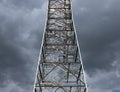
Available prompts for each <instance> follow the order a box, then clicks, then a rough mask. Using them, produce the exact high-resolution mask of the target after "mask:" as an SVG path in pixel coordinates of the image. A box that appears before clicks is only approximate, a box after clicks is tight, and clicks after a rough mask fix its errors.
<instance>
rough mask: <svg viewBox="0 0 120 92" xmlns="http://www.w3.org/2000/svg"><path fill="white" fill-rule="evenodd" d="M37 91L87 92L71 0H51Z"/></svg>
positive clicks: (39, 65) (37, 77)
mask: <svg viewBox="0 0 120 92" xmlns="http://www.w3.org/2000/svg"><path fill="white" fill-rule="evenodd" d="M48 2H49V3H48V17H47V23H46V30H45V34H44V39H43V45H42V48H41V54H40V60H39V64H38V70H37V76H36V80H35V86H34V91H33V92H87V91H86V83H85V80H84V70H83V65H82V61H81V57H80V51H79V46H78V43H77V38H76V33H75V29H74V24H73V18H72V11H71V1H70V0H48Z"/></svg>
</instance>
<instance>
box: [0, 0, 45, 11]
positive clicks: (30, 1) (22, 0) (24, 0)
mask: <svg viewBox="0 0 120 92" xmlns="http://www.w3.org/2000/svg"><path fill="white" fill-rule="evenodd" d="M44 2H45V0H19V1H18V0H1V1H0V3H2V4H3V5H7V6H9V5H10V6H15V7H18V8H25V9H33V8H41V7H42V4H43V3H44Z"/></svg>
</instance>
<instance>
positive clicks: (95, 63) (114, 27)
mask: <svg viewBox="0 0 120 92" xmlns="http://www.w3.org/2000/svg"><path fill="white" fill-rule="evenodd" d="M74 2H78V1H74ZM81 2H82V3H81ZM81 2H78V3H76V4H77V5H74V10H75V9H76V10H78V11H79V12H74V18H75V21H76V28H77V33H78V35H79V41H80V46H81V51H82V55H83V61H84V64H85V68H86V70H88V73H89V74H90V73H92V72H95V71H96V70H97V69H99V70H101V69H102V70H111V69H113V67H112V66H111V64H112V63H113V62H114V60H115V55H114V54H115V50H114V49H115V46H111V44H112V43H114V42H115V41H117V40H120V36H119V35H120V31H119V29H120V26H119V24H120V21H118V19H120V17H119V16H120V13H119V11H120V8H119V6H118V3H119V1H113V0H111V1H109V0H102V1H95V0H92V1H88V0H84V1H83V0H81ZM81 10H83V11H81ZM80 11H81V12H80ZM78 14H79V15H80V16H78ZM118 49H119V48H118Z"/></svg>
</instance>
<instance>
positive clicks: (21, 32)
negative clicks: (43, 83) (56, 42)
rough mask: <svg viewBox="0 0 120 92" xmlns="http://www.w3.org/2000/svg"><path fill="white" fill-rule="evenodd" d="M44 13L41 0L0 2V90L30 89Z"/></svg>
mask: <svg viewBox="0 0 120 92" xmlns="http://www.w3.org/2000/svg"><path fill="white" fill-rule="evenodd" d="M36 2H38V3H36ZM35 6H36V7H35ZM45 11H46V4H45V2H44V1H42V2H41V1H39V0H38V1H37V0H36V1H35V0H34V2H33V1H32V0H31V1H30V0H28V1H27V0H20V1H17V0H2V1H0V81H1V83H0V90H3V91H5V90H7V91H5V92H8V91H9V92H16V91H15V90H17V88H18V89H19V90H18V92H19V91H20V92H21V90H22V89H24V87H25V88H27V87H30V89H31V90H32V87H33V81H34V77H35V69H36V65H37V59H38V53H39V48H40V43H41V36H42V34H41V33H42V32H43V27H44V21H45V18H44V17H45V13H46V12H45ZM40 17H43V18H42V19H40ZM35 62H36V63H35ZM33 71H34V72H33ZM8 81H10V82H12V81H13V86H12V87H11V86H10V84H11V83H10V82H9V83H7V82H8ZM11 85H12V84H11ZM7 86H8V87H7ZM10 87H11V91H10V90H9V88H10ZM20 87H22V88H20ZM22 92H23V91H22ZM25 92H26V91H25Z"/></svg>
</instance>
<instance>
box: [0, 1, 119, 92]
mask: <svg viewBox="0 0 120 92" xmlns="http://www.w3.org/2000/svg"><path fill="white" fill-rule="evenodd" d="M46 1H47V0H46ZM46 1H45V0H0V81H1V83H0V91H1V92H16V91H17V92H27V91H28V89H29V92H32V87H33V81H34V77H35V69H36V66H37V59H38V53H39V48H40V44H41V37H42V33H43V29H44V21H45V12H46V9H45V8H46V7H47V6H46V4H45V2H46ZM72 1H73V11H74V19H75V24H76V29H77V33H78V37H79V43H80V47H81V53H82V56H83V62H84V67H85V70H86V71H87V74H89V75H87V77H88V85H89V92H110V91H112V89H115V88H119V86H120V84H119V78H120V73H119V70H120V68H119V67H120V64H119V61H120V58H119V57H120V36H119V35H120V31H119V30H120V26H119V24H120V6H119V4H120V0H72ZM76 11H77V12H76ZM90 75H91V76H90ZM24 85H26V86H25V87H24ZM101 89H102V90H101Z"/></svg>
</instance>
